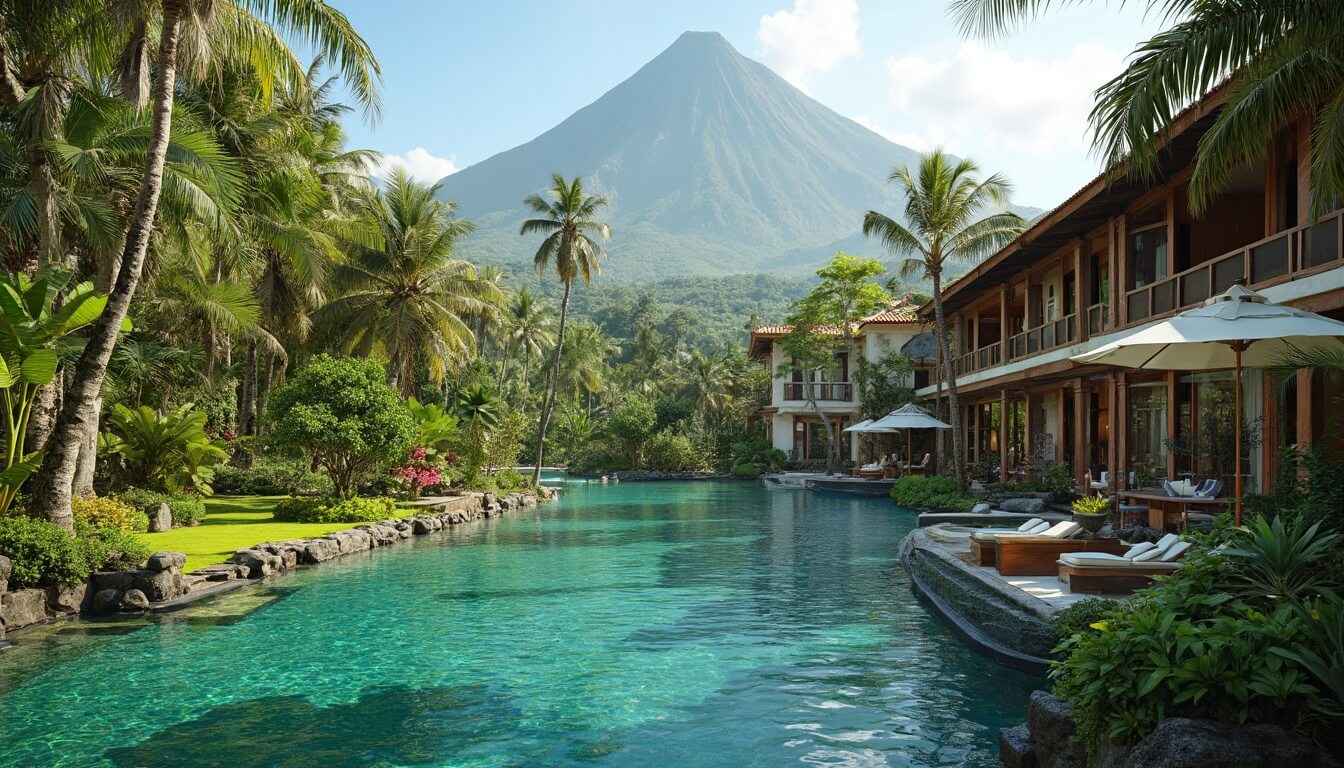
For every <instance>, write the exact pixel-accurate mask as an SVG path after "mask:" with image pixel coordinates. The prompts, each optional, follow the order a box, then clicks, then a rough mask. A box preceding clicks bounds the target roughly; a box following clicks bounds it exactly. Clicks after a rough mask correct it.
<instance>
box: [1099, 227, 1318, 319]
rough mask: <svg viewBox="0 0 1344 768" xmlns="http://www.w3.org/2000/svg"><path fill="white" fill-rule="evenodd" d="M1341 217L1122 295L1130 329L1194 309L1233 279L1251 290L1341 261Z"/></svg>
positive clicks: (1237, 251)
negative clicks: (1184, 310) (1240, 281)
mask: <svg viewBox="0 0 1344 768" xmlns="http://www.w3.org/2000/svg"><path fill="white" fill-rule="evenodd" d="M1341 214H1344V211H1335V212H1334V213H1331V214H1329V215H1327V216H1326V217H1325V218H1323V219H1321V220H1320V221H1318V222H1316V223H1315V224H1304V225H1302V226H1300V227H1295V228H1293V229H1290V230H1287V231H1284V232H1280V233H1279V234H1277V235H1274V236H1272V237H1267V238H1265V239H1264V240H1260V241H1257V242H1254V243H1251V244H1250V245H1247V246H1244V247H1242V248H1239V249H1237V250H1235V251H1232V252H1231V253H1227V254H1223V255H1222V256H1218V257H1216V258H1213V259H1210V260H1208V261H1206V262H1204V263H1203V264H1198V265H1196V266H1194V267H1191V268H1190V269H1187V270H1185V271H1184V272H1178V273H1177V274H1174V275H1172V276H1171V277H1167V278H1164V279H1162V280H1158V281H1157V282H1155V283H1152V284H1151V285H1145V286H1143V287H1142V288H1136V289H1134V290H1132V291H1130V292H1129V293H1127V294H1125V307H1126V309H1128V311H1129V322H1130V323H1131V324H1133V323H1138V322H1142V321H1144V320H1147V319H1149V318H1152V317H1158V316H1160V315H1165V314H1167V313H1169V312H1174V311H1176V310H1179V309H1185V308H1186V307H1191V306H1194V305H1197V304H1199V303H1200V302H1202V301H1204V300H1205V299H1207V298H1209V297H1210V296H1216V295H1218V294H1220V293H1222V292H1223V291H1226V290H1227V289H1228V288H1230V287H1232V284H1233V283H1235V282H1236V281H1237V280H1239V279H1244V280H1245V281H1246V282H1247V283H1248V284H1250V285H1251V286H1252V287H1256V286H1263V285H1266V284H1273V283H1275V282H1280V281H1282V280H1285V279H1291V278H1292V277H1293V276H1294V275H1297V274H1299V273H1303V272H1309V271H1312V270H1315V269H1316V268H1318V267H1323V266H1327V265H1330V264H1338V263H1339V262H1340V261H1341V259H1344V246H1342V245H1341V242H1340V237H1341V234H1344V226H1341Z"/></svg>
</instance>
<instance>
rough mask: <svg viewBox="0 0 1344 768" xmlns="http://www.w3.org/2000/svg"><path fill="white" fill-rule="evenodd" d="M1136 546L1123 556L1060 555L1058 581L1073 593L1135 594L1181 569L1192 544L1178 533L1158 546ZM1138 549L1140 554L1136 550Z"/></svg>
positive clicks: (1068, 553) (1163, 540) (1163, 539)
mask: <svg viewBox="0 0 1344 768" xmlns="http://www.w3.org/2000/svg"><path fill="white" fill-rule="evenodd" d="M1141 546H1142V545H1138V544H1136V545H1134V547H1131V549H1130V551H1128V552H1125V553H1124V555H1121V556H1114V555H1113V556H1111V557H1103V556H1101V553H1097V552H1067V553H1064V554H1062V555H1060V556H1059V561H1058V563H1056V565H1057V566H1058V567H1059V580H1060V581H1062V582H1064V583H1065V584H1067V585H1068V586H1069V591H1070V592H1120V591H1132V590H1133V589H1134V588H1136V587H1138V586H1144V585H1146V584H1148V583H1149V582H1151V581H1152V580H1153V577H1154V576H1163V575H1166V574H1168V573H1172V572H1173V571H1175V570H1177V569H1178V568H1180V567H1181V563H1180V559H1181V557H1183V556H1184V555H1185V553H1186V551H1188V550H1189V549H1190V542H1188V541H1179V540H1177V537H1176V536H1175V534H1168V535H1166V536H1164V537H1162V540H1161V541H1159V542H1158V543H1157V545H1155V546H1152V547H1149V548H1146V549H1140V547H1141ZM1136 550H1137V551H1136Z"/></svg>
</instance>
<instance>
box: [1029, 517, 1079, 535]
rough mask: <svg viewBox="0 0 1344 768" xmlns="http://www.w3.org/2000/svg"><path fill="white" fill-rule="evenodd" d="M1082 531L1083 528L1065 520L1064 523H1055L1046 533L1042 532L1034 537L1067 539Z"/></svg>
mask: <svg viewBox="0 0 1344 768" xmlns="http://www.w3.org/2000/svg"><path fill="white" fill-rule="evenodd" d="M1081 530H1083V526H1081V525H1079V524H1078V523H1075V522H1073V521H1072V520H1065V521H1064V522H1062V523H1055V524H1054V525H1052V526H1050V527H1049V528H1047V529H1045V530H1044V531H1041V532H1040V533H1037V534H1034V535H1036V536H1044V537H1047V538H1052V539H1067V538H1069V537H1070V536H1073V535H1074V534H1076V533H1078V532H1079V531H1081Z"/></svg>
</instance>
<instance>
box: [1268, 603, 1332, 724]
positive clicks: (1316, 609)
mask: <svg viewBox="0 0 1344 768" xmlns="http://www.w3.org/2000/svg"><path fill="white" fill-rule="evenodd" d="M1297 610H1298V616H1299V618H1300V619H1301V620H1302V633H1303V636H1304V639H1305V640H1306V642H1305V643H1303V644H1302V645H1300V646H1294V647H1283V648H1273V649H1271V650H1272V652H1273V653H1275V654H1278V655H1279V656H1282V657H1284V658H1285V659H1289V660H1291V661H1294V662H1297V663H1298V664H1300V665H1302V666H1303V667H1304V668H1306V669H1307V670H1308V671H1309V672H1311V674H1312V675H1313V676H1315V678H1316V684H1317V686H1318V687H1319V688H1320V689H1321V690H1322V692H1324V693H1326V694H1327V696H1323V697H1321V699H1320V700H1319V701H1318V702H1317V709H1318V710H1319V711H1320V713H1321V714H1322V715H1324V716H1325V717H1328V718H1339V717H1344V597H1341V596H1340V595H1339V594H1338V593H1334V592H1330V593H1326V594H1325V595H1323V596H1322V597H1321V598H1320V599H1318V600H1315V601H1313V602H1308V603H1305V604H1303V605H1300V606H1298V607H1297Z"/></svg>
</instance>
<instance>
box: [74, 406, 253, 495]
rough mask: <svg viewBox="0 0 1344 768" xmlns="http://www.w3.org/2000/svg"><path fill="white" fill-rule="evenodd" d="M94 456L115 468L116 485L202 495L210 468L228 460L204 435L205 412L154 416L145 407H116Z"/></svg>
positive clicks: (185, 409) (184, 410)
mask: <svg viewBox="0 0 1344 768" xmlns="http://www.w3.org/2000/svg"><path fill="white" fill-rule="evenodd" d="M107 425H108V430H109V431H108V432H105V433H103V434H102V435H101V436H100V438H99V442H98V450H99V453H101V454H103V455H104V456H106V457H107V458H108V459H109V460H111V461H113V462H114V463H115V465H117V466H119V467H120V469H121V471H120V472H119V473H118V474H119V475H120V476H121V481H122V482H128V483H132V484H137V485H148V486H150V487H153V488H161V489H164V490H169V491H177V490H181V489H184V488H193V489H195V490H197V491H200V492H201V493H204V494H206V495H207V496H208V495H210V494H211V493H213V492H214V491H213V489H212V488H211V485H210V482H211V481H212V480H214V478H215V469H216V467H218V466H219V465H220V464H223V463H224V462H225V461H226V460H227V459H228V457H229V455H228V453H227V452H226V451H225V450H224V444H223V443H222V442H220V441H217V440H214V439H212V438H211V437H210V435H209V434H207V433H206V431H205V414H204V413H201V412H199V411H193V410H191V409H190V407H189V406H185V405H184V406H182V407H180V408H178V409H177V410H175V411H173V412H171V413H167V414H164V415H159V414H158V413H156V412H155V411H154V410H153V409H151V408H150V407H148V406H144V405H141V406H137V407H136V408H134V409H131V408H127V407H126V406H124V405H121V404H120V403H118V404H117V405H114V406H113V407H112V412H111V413H110V414H108V416H107Z"/></svg>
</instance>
